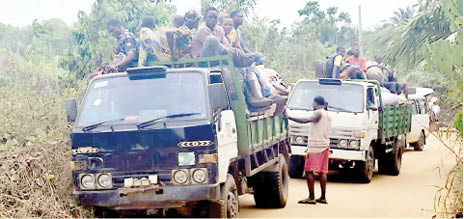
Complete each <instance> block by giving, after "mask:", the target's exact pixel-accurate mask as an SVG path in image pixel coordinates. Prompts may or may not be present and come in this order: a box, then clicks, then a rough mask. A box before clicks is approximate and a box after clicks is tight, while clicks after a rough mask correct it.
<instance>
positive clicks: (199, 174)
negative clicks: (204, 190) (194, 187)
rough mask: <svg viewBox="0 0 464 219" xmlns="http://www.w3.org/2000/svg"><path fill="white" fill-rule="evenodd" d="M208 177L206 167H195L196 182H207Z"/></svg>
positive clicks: (193, 177) (193, 175)
mask: <svg viewBox="0 0 464 219" xmlns="http://www.w3.org/2000/svg"><path fill="white" fill-rule="evenodd" d="M207 177H208V173H207V172H206V169H195V170H193V171H192V179H193V181H194V182H195V183H205V182H206V179H207Z"/></svg>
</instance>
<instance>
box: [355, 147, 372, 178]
mask: <svg viewBox="0 0 464 219" xmlns="http://www.w3.org/2000/svg"><path fill="white" fill-rule="evenodd" d="M358 164H359V165H360V167H359V174H360V178H359V180H360V181H361V182H362V183H370V182H371V179H372V175H374V168H375V157H374V149H373V148H372V145H371V146H369V151H368V152H367V157H366V161H365V162H359V163H358Z"/></svg>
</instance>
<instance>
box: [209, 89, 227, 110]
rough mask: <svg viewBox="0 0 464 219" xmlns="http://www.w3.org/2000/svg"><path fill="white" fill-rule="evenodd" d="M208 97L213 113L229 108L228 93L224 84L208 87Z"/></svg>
mask: <svg viewBox="0 0 464 219" xmlns="http://www.w3.org/2000/svg"><path fill="white" fill-rule="evenodd" d="M208 95H209V102H210V105H211V109H212V110H213V111H216V110H218V109H226V108H227V106H228V105H227V93H226V88H225V87H224V84H210V85H208Z"/></svg>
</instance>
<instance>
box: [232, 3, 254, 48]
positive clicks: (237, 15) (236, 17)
mask: <svg viewBox="0 0 464 219" xmlns="http://www.w3.org/2000/svg"><path fill="white" fill-rule="evenodd" d="M230 17H231V18H232V20H233V21H234V29H233V30H232V31H231V33H230V35H234V34H235V35H236V36H235V37H236V38H237V40H238V42H239V45H240V48H241V49H242V50H243V51H244V52H245V53H251V51H250V50H248V49H247V48H246V47H245V42H244V41H243V37H242V32H241V31H240V29H239V27H240V26H241V25H242V24H243V14H242V12H240V11H239V10H234V11H232V12H230Z"/></svg>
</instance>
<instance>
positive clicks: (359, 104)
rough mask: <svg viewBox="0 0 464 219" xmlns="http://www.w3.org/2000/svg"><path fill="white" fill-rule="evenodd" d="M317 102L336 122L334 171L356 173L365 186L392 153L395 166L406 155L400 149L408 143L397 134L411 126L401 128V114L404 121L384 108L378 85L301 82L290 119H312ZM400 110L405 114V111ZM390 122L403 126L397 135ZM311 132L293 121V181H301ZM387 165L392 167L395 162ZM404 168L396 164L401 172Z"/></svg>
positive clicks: (291, 103) (332, 138) (292, 98)
mask: <svg viewBox="0 0 464 219" xmlns="http://www.w3.org/2000/svg"><path fill="white" fill-rule="evenodd" d="M316 96H322V97H324V99H325V100H326V102H327V111H328V115H329V117H330V118H331V119H332V127H331V133H330V153H329V169H332V170H348V169H355V170H356V171H355V172H356V173H357V174H358V175H359V178H360V180H361V181H362V182H370V180H371V178H372V174H373V170H374V167H375V159H382V163H386V160H385V159H383V158H384V157H388V156H387V155H388V154H390V153H396V155H395V157H396V158H395V159H396V160H398V159H401V153H402V152H401V150H398V149H397V147H399V146H400V147H401V145H403V147H404V142H405V137H404V135H403V133H402V132H403V131H402V130H401V131H399V132H398V130H396V129H397V128H399V127H403V126H406V125H407V121H405V124H403V123H402V122H400V120H401V119H400V118H402V117H395V116H397V115H396V114H398V115H400V116H402V115H403V114H401V113H399V111H398V113H397V112H396V111H395V112H393V113H394V114H395V115H390V108H391V107H390V106H384V105H383V103H382V98H381V90H380V86H379V84H378V83H376V82H374V81H363V80H351V81H350V80H343V81H342V80H337V79H319V80H300V81H298V82H297V83H296V85H295V88H294V89H293V91H292V94H291V96H290V98H289V101H288V105H287V114H288V115H289V116H292V117H303V118H304V117H309V116H311V115H312V113H313V112H314V109H313V108H312V101H313V99H314V97H316ZM401 109H402V110H404V107H401ZM408 112H409V111H408ZM408 112H406V115H408V114H407V113H408ZM408 118H409V117H408ZM389 122H392V123H394V124H397V123H399V126H396V127H395V128H394V129H395V130H393V132H392V131H391V130H390V129H391V127H389ZM409 125H410V120H409ZM310 127H311V125H310V124H300V123H296V122H293V121H291V120H290V121H289V133H290V139H291V145H292V156H291V159H290V175H291V176H293V177H300V176H301V175H302V171H303V163H304V158H305V156H306V153H307V150H306V148H307V136H308V133H309V129H310ZM389 130H390V131H389ZM390 132H391V133H390ZM387 136H388V137H387ZM396 145H398V146H396ZM387 163H389V164H388V165H393V164H392V163H391V162H390V161H389V162H387ZM400 164H401V163H400V162H399V164H398V163H396V165H397V167H396V169H398V168H399V167H398V165H400ZM388 165H386V166H388ZM389 168H390V167H388V168H387V169H389ZM384 169H385V168H384ZM389 170H390V169H389ZM387 172H388V171H387Z"/></svg>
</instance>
